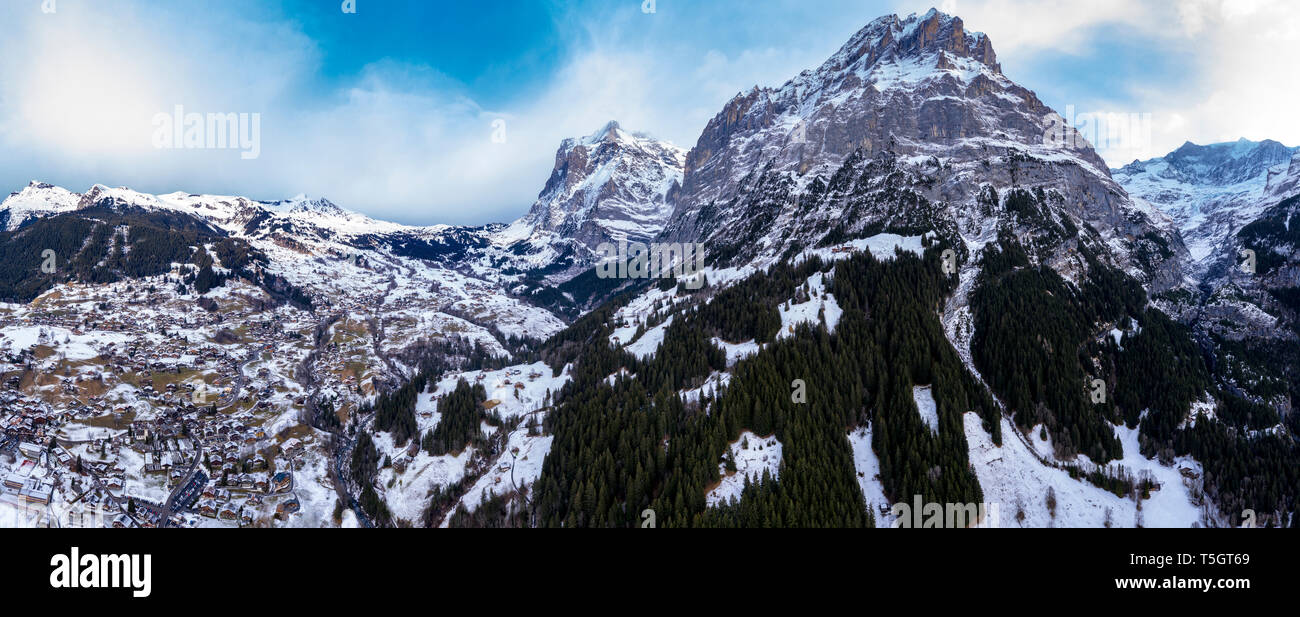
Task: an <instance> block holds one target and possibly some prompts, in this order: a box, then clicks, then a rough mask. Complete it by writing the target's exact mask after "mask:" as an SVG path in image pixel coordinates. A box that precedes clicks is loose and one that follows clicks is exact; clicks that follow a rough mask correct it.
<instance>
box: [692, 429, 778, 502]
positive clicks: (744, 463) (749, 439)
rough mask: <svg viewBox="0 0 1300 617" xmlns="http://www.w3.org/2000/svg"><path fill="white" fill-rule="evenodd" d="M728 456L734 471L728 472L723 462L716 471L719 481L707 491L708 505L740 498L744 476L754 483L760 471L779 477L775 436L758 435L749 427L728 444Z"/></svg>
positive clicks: (774, 477) (743, 485)
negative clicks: (734, 463)
mask: <svg viewBox="0 0 1300 617" xmlns="http://www.w3.org/2000/svg"><path fill="white" fill-rule="evenodd" d="M729 449H730V452H731V456H732V457H733V458H734V460H735V461H736V471H735V473H732V474H730V475H728V474H727V470H726V468H725V466H724V465H723V464H722V463H719V464H718V472H719V473H721V474H722V482H721V483H720V484H718V486H717V487H715V488H714V489H713V490H711V491H709V493H708V495H707V496H706V497H705V501H706V502H707V503H708V504H709V505H710V506H718V505H725V504H726V503H727V502H728V501H730V500H732V499H737V500H739V499H740V494H741V492H742V491H744V489H745V479H746V478H749V481H750V483H757V482H759V481H760V480H762V479H763V473H764V472H767V473H769V474H771V477H772V479H774V480H775V479H777V478H779V477H780V471H781V442H780V441H777V439H776V437H774V436H773V437H759V436H758V435H755V434H754V433H752V432H750V431H742V432H741V433H740V438H739V439H737V440H736V441H734V442H732V443H731V446H730V447H729Z"/></svg>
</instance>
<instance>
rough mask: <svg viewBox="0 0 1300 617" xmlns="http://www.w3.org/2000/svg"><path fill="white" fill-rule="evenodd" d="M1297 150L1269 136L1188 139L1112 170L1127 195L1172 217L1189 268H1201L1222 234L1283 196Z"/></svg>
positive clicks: (1297, 168) (1299, 166)
mask: <svg viewBox="0 0 1300 617" xmlns="http://www.w3.org/2000/svg"><path fill="white" fill-rule="evenodd" d="M1297 153H1300V149H1297V148H1288V147H1286V146H1284V145H1282V144H1280V143H1278V142H1276V141H1272V140H1264V141H1259V142H1255V141H1249V140H1247V139H1245V138H1242V139H1240V140H1238V141H1235V142H1226V143H1218V144H1210V145H1206V146H1199V145H1196V144H1193V143H1191V142H1187V143H1185V144H1183V145H1182V147H1180V148H1178V149H1177V150H1174V151H1173V152H1170V153H1169V154H1167V155H1165V156H1163V157H1160V158H1154V159H1150V160H1146V161H1133V162H1132V163H1129V164H1128V165H1125V166H1124V167H1121V168H1119V169H1115V170H1112V171H1111V173H1112V174H1113V175H1114V177H1115V180H1116V181H1118V182H1119V183H1120V184H1122V185H1123V186H1124V188H1125V190H1127V191H1128V192H1129V194H1130V195H1132V196H1133V197H1135V198H1140V199H1143V200H1145V201H1147V202H1149V203H1150V204H1152V205H1153V206H1155V207H1157V208H1159V209H1160V210H1162V211H1164V212H1166V213H1168V214H1169V215H1170V216H1171V217H1173V219H1174V221H1175V222H1176V223H1177V224H1178V227H1179V229H1180V231H1181V232H1182V235H1183V240H1184V242H1185V243H1186V244H1187V249H1188V251H1189V253H1190V257H1191V259H1192V262H1193V264H1192V266H1193V270H1195V271H1203V270H1204V269H1205V268H1207V267H1208V266H1209V265H1210V264H1209V263H1207V260H1212V259H1214V258H1215V257H1216V252H1217V251H1218V250H1219V249H1220V248H1221V247H1220V245H1221V244H1222V243H1223V242H1224V241H1225V240H1226V239H1227V238H1229V237H1230V236H1232V235H1233V234H1235V233H1236V232H1237V231H1238V230H1240V229H1241V227H1242V226H1243V225H1245V224H1247V223H1249V222H1250V221H1253V220H1255V219H1256V218H1257V217H1258V216H1259V215H1260V213H1261V212H1263V211H1264V209H1265V208H1267V207H1268V206H1270V205H1273V204H1276V203H1277V202H1278V201H1281V199H1282V198H1283V197H1284V196H1285V194H1286V193H1287V192H1288V191H1287V190H1286V188H1287V184H1286V183H1287V179H1288V178H1289V177H1292V178H1293V177H1295V176H1300V163H1293V162H1292V158H1293V157H1294V156H1295V155H1296V154H1297ZM1288 168H1290V169H1291V170H1292V171H1293V172H1295V173H1294V175H1293V174H1288V173H1287V170H1288ZM1291 186H1292V187H1293V186H1294V185H1291Z"/></svg>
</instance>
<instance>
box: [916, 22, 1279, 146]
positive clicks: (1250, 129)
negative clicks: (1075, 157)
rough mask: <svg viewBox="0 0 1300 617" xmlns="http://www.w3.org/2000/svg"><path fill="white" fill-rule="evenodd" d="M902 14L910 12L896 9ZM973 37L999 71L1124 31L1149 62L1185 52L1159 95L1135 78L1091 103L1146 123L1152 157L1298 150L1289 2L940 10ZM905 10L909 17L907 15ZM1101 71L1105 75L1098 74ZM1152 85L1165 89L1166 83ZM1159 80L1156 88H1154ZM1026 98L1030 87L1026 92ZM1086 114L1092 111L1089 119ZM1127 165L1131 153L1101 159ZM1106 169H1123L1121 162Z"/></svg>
mask: <svg viewBox="0 0 1300 617" xmlns="http://www.w3.org/2000/svg"><path fill="white" fill-rule="evenodd" d="M904 4H905V5H906V6H908V7H912V6H913V5H918V6H919V4H918V3H913V2H907V3H904ZM944 4H945V6H946V7H947V8H949V9H952V10H953V11H954V12H955V14H957V15H959V16H961V17H962V19H963V20H965V22H966V24H967V26H968V27H969V28H971V29H973V30H980V31H984V32H986V33H988V34H989V36H990V38H991V39H992V40H993V46H994V48H995V49H996V50H997V52H998V55H999V57H1000V58H1002V59H1003V60H1004V61H1006V60H1008V59H1010V60H1011V61H1014V60H1016V59H1017V58H1024V57H1030V56H1032V55H1033V54H1036V53H1040V52H1042V51H1044V50H1053V51H1058V52H1064V53H1067V54H1078V53H1081V52H1083V51H1085V50H1088V49H1089V48H1090V46H1092V45H1095V44H1097V41H1096V40H1095V38H1094V37H1095V36H1096V35H1097V34H1099V33H1102V32H1105V31H1107V30H1111V31H1114V30H1113V29H1116V28H1124V32H1126V33H1130V34H1129V35H1130V36H1140V37H1144V41H1142V42H1143V44H1144V45H1146V46H1148V47H1150V48H1152V49H1153V51H1154V53H1169V54H1172V53H1179V52H1174V51H1172V49H1174V48H1177V49H1178V50H1179V51H1180V52H1181V51H1186V50H1190V53H1191V54H1192V57H1191V59H1190V67H1191V69H1190V70H1189V71H1188V73H1187V74H1182V75H1173V76H1172V77H1173V78H1174V79H1173V80H1172V81H1173V82H1174V83H1176V86H1174V87H1163V88H1157V87H1153V86H1151V85H1150V84H1149V83H1147V80H1146V79H1144V78H1142V77H1138V78H1136V79H1135V80H1134V82H1133V83H1131V84H1129V85H1128V88H1127V91H1126V92H1096V93H1092V95H1091V96H1092V97H1093V99H1094V101H1104V103H1103V104H1100V107H1102V108H1104V110H1105V111H1114V112H1124V113H1150V114H1151V115H1152V140H1151V141H1152V143H1151V144H1150V147H1149V148H1148V149H1147V150H1148V151H1149V152H1150V153H1151V155H1153V156H1158V155H1161V154H1163V153H1166V152H1169V151H1171V150H1173V149H1175V148H1177V147H1178V146H1179V145H1181V144H1182V143H1183V142H1184V141H1188V140H1190V141H1193V142H1197V143H1209V142H1215V141H1231V140H1236V139H1237V138H1239V137H1246V138H1249V139H1256V140H1258V139H1275V140H1279V141H1282V142H1283V143H1286V144H1287V145H1292V146H1294V145H1300V116H1297V114H1295V113H1294V112H1293V109H1294V107H1295V104H1294V101H1296V100H1300V80H1296V79H1294V76H1295V75H1296V70H1295V68H1294V66H1293V62H1294V60H1293V58H1292V57H1291V56H1293V55H1294V54H1292V53H1291V51H1292V50H1295V49H1296V48H1297V44H1298V43H1300V3H1297V2H1294V1H1293V0H1176V2H1173V3H1171V2H1168V1H1166V0H1097V1H1094V2H1076V1H1067V0H1049V1H1042V0H947V2H945V3H944ZM907 10H916V9H915V8H908V9H907ZM1157 66H1159V65H1158V64H1157V63H1152V67H1153V68H1152V70H1153V71H1156V70H1166V69H1158V68H1156V67H1157ZM1097 70H1106V67H1097ZM1151 77H1152V79H1151V80H1150V81H1152V82H1157V83H1168V82H1169V81H1170V80H1169V79H1167V78H1168V77H1171V76H1169V75H1152V76H1151ZM1157 78H1159V79H1157ZM1023 85H1025V86H1026V87H1028V88H1030V89H1033V88H1035V86H1036V84H1033V83H1025V84H1023ZM1090 111H1092V110H1090ZM1105 154H1110V155H1111V157H1118V156H1128V158H1131V156H1129V155H1131V154H1132V152H1131V151H1123V152H1115V153H1105V152H1103V155H1105ZM1111 157H1108V160H1109V161H1110V163H1111V164H1122V163H1125V162H1127V161H1128V158H1123V159H1120V158H1116V159H1115V160H1111Z"/></svg>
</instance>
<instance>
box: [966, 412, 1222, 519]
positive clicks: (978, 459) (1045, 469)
mask: <svg viewBox="0 0 1300 617" xmlns="http://www.w3.org/2000/svg"><path fill="white" fill-rule="evenodd" d="M963 420H964V422H965V429H966V440H967V442H968V443H969V445H970V461H971V464H972V465H973V466H974V468H975V474H976V476H977V477H978V478H979V482H980V486H981V487H982V488H983V489H984V501H985V502H987V503H989V504H994V503H997V504H999V512H1000V524H1001V526H1002V527H1103V526H1105V525H1106V522H1107V521H1108V520H1109V521H1110V524H1111V525H1112V526H1114V527H1135V526H1142V527H1192V526H1194V525H1200V524H1201V520H1202V515H1201V510H1200V507H1198V506H1197V505H1196V504H1195V503H1193V501H1192V494H1191V490H1190V489H1189V488H1188V487H1187V486H1186V485H1185V484H1184V480H1183V477H1182V474H1181V472H1180V471H1179V470H1180V469H1181V468H1187V469H1189V470H1190V471H1192V472H1193V473H1196V474H1197V475H1199V474H1200V473H1201V468H1200V465H1199V464H1198V463H1196V462H1195V461H1192V460H1190V459H1186V458H1180V459H1178V460H1177V461H1176V463H1175V465H1174V466H1173V467H1165V466H1163V465H1160V464H1159V463H1158V462H1156V461H1152V460H1149V459H1146V458H1144V457H1143V456H1142V455H1141V454H1140V453H1139V452H1138V445H1137V431H1136V430H1133V429H1127V428H1124V427H1117V428H1116V429H1115V432H1116V435H1117V436H1118V437H1119V438H1120V440H1121V442H1122V443H1123V447H1124V458H1123V460H1121V461H1117V462H1112V463H1111V464H1110V466H1109V467H1110V468H1111V469H1116V468H1118V467H1119V466H1121V465H1122V466H1123V467H1124V468H1125V469H1126V470H1128V471H1129V472H1130V473H1133V474H1134V475H1137V474H1140V473H1143V472H1148V473H1150V474H1151V477H1152V478H1153V479H1154V480H1155V481H1156V482H1158V483H1160V485H1161V486H1160V489H1159V490H1156V491H1154V492H1153V493H1152V496H1151V499H1148V500H1143V501H1141V502H1137V501H1134V499H1132V498H1131V497H1129V498H1122V497H1118V496H1116V495H1115V494H1114V493H1110V492H1108V491H1105V490H1103V489H1100V488H1098V487H1096V486H1093V485H1092V484H1089V483H1088V482H1086V481H1082V480H1074V479H1071V478H1070V475H1069V473H1068V472H1067V471H1065V470H1064V469H1057V468H1054V467H1050V466H1047V465H1044V464H1043V463H1042V462H1041V461H1040V460H1039V458H1038V456H1036V455H1035V453H1034V452H1033V451H1031V450H1030V448H1029V446H1026V445H1025V443H1024V442H1022V441H1021V440H1020V438H1018V437H1016V436H1015V435H1014V434H1013V433H1014V432H1015V431H1016V428H1015V427H1014V426H1013V425H1012V424H1011V422H1010V421H1009V420H1007V419H1006V418H1003V419H1002V435H1003V438H1002V446H1001V447H998V446H996V445H994V444H993V442H992V440H991V439H990V437H989V435H988V433H986V432H985V431H984V428H983V426H982V424H981V420H980V418H979V416H978V415H977V414H975V413H974V412H970V413H966V414H965V415H964V416H963ZM1044 449H1046V448H1044ZM1080 462H1085V463H1086V459H1082V458H1081V460H1080ZM1049 494H1052V495H1055V498H1056V508H1055V514H1053V513H1052V511H1051V510H1050V509H1049V507H1048V503H1047V496H1048V495H1049ZM1139 504H1140V509H1139ZM1021 513H1023V520H1022V519H1021V516H1020V514H1021Z"/></svg>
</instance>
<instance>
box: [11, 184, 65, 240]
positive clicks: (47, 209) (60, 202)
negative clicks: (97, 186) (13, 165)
mask: <svg viewBox="0 0 1300 617" xmlns="http://www.w3.org/2000/svg"><path fill="white" fill-rule="evenodd" d="M80 203H81V195H78V194H76V193H73V192H71V191H69V190H67V189H64V188H61V187H57V186H54V185H53V184H46V183H44V182H38V181H36V180H32V181H31V183H29V184H28V185H27V186H25V187H23V189H22V190H21V191H15V192H13V193H10V194H9V196H8V197H6V198H5V200H4V202H2V203H0V229H3V230H14V229H17V228H19V227H21V226H22V224H23V223H26V222H27V221H30V220H32V219H34V218H39V217H43V216H54V215H56V214H62V213H64V212H71V211H73V210H76V209H77V208H78V206H79V205H80Z"/></svg>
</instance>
